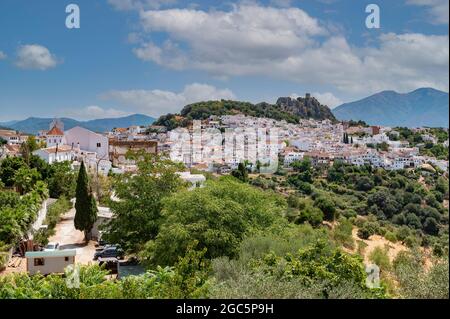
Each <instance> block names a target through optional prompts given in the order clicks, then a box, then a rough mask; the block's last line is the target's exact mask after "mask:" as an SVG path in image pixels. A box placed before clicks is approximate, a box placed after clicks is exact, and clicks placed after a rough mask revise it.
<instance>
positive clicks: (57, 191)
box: [47, 162, 77, 198]
mask: <svg viewBox="0 0 450 319" xmlns="http://www.w3.org/2000/svg"><path fill="white" fill-rule="evenodd" d="M76 180H77V176H76V173H74V172H73V170H72V168H71V167H70V163H69V162H57V163H53V164H52V165H51V166H50V172H49V178H48V181H47V183H48V188H49V191H50V197H52V198H60V197H61V196H66V197H68V198H72V197H73V195H74V190H75V186H76Z"/></svg>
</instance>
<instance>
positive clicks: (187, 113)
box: [154, 97, 336, 130]
mask: <svg viewBox="0 0 450 319" xmlns="http://www.w3.org/2000/svg"><path fill="white" fill-rule="evenodd" d="M236 114H243V115H247V116H254V117H265V118H271V119H274V120H277V121H282V120H284V121H286V122H288V123H298V122H299V120H300V119H305V118H313V119H316V120H323V119H329V120H332V121H335V120H336V118H335V117H334V115H333V113H332V112H331V111H330V109H329V108H328V107H327V106H325V105H322V104H320V103H319V101H317V100H316V99H315V98H313V97H308V98H297V99H293V98H290V97H282V98H279V99H278V100H277V102H276V104H270V103H266V102H262V103H258V104H253V103H250V102H241V101H231V100H221V101H206V102H198V103H193V104H189V105H186V106H185V107H184V108H183V109H182V110H181V112H180V113H179V114H167V115H163V116H161V117H160V118H159V119H158V120H157V121H156V122H155V123H154V124H155V125H162V126H165V127H167V128H168V129H169V130H171V129H174V128H176V127H178V126H187V125H189V124H190V123H191V122H192V120H205V119H207V118H209V117H210V116H222V115H236Z"/></svg>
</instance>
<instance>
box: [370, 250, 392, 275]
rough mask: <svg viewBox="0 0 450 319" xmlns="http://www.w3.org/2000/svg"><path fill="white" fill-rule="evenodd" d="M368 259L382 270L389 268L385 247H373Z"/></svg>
mask: <svg viewBox="0 0 450 319" xmlns="http://www.w3.org/2000/svg"><path fill="white" fill-rule="evenodd" d="M369 260H370V261H371V262H373V263H374V264H375V265H377V266H378V267H380V269H381V270H382V271H386V270H390V269H391V262H390V260H389V256H388V252H387V248H382V247H379V246H378V247H375V248H374V249H373V250H372V252H371V253H370V255H369Z"/></svg>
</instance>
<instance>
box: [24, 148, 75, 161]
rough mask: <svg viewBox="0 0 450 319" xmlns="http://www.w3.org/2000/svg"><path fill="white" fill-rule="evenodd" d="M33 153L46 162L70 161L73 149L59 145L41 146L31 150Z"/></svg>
mask: <svg viewBox="0 0 450 319" xmlns="http://www.w3.org/2000/svg"><path fill="white" fill-rule="evenodd" d="M33 154H34V155H37V156H39V157H40V158H41V159H43V160H44V161H45V162H47V163H48V164H53V163H55V162H64V161H72V159H73V151H72V148H71V147H70V146H67V145H60V146H52V147H47V148H42V149H39V150H37V151H34V152H33Z"/></svg>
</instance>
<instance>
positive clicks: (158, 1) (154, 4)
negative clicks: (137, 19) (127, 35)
mask: <svg viewBox="0 0 450 319" xmlns="http://www.w3.org/2000/svg"><path fill="white" fill-rule="evenodd" d="M176 2H177V0H108V3H109V4H110V5H111V6H113V8H114V9H116V10H119V11H129V10H147V9H159V8H161V7H164V6H167V5H171V4H174V3H176Z"/></svg>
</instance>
